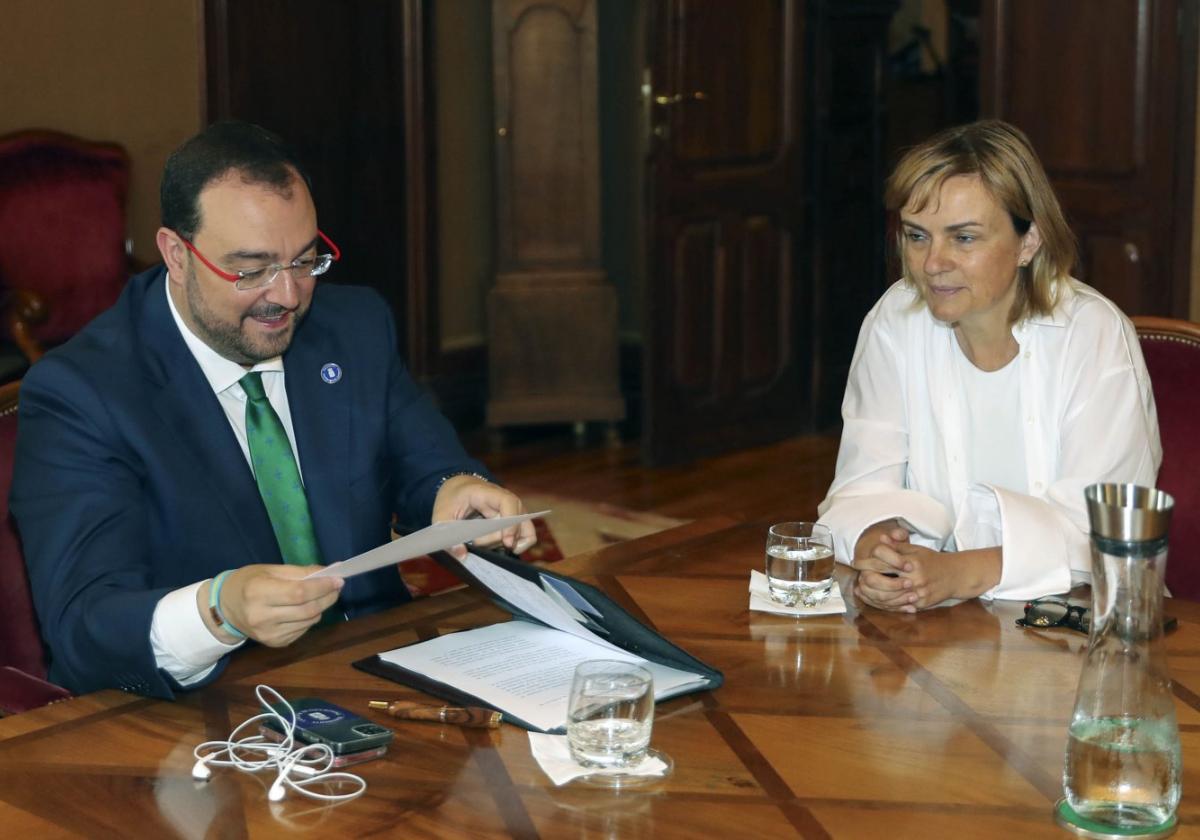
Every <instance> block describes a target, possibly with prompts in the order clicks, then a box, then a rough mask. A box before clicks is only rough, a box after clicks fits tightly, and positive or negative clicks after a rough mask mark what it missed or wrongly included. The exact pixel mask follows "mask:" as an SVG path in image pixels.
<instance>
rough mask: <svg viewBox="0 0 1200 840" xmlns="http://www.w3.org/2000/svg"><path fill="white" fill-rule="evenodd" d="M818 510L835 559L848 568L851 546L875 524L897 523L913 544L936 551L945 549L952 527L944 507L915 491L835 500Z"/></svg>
mask: <svg viewBox="0 0 1200 840" xmlns="http://www.w3.org/2000/svg"><path fill="white" fill-rule="evenodd" d="M821 507H822V513H821V518H820V519H819V520H817V521H818V522H820V523H821V524H822V525H826V526H828V527H829V529H830V530H831V531H832V532H833V554H834V557H835V558H836V559H837V560H838V561H839V562H841V563H847V564H849V563H850V562H851V561H852V560H853V559H854V546H856V545H858V539H859V537H861V536H862V534H863V531H865V530H867V529H868V528H870V527H871V526H872V525H874V524H876V523H877V522H884V521H886V520H888V519H899V520H901V521H902V522H903V524H904V525H905V527H907V528H908V529H909V530H910V531H912V532H913V534H914V537H916V538H915V539H914V540H913V541H914V542H919V543H921V544H923V545H926V546H928V547H929V548H933V549H937V550H940V549H941V548H942V547H943V546H944V544H945V541H946V539H947V538H948V537H949V536H950V534H951V526H952V524H953V523H952V520H951V519H950V514H949V513H948V512H947V510H946V508H945V507H943V506H942V505H941V504H940V503H939V502H937V501H935V500H934V499H932V498H930V497H929V496H926V495H925V494H923V493H918V492H917V491H915V490H894V491H891V492H887V493H872V494H869V495H865V496H837V497H834V498H832V499H828V500H826V502H825V503H824V504H822V505H821Z"/></svg>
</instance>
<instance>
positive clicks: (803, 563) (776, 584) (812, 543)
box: [767, 522, 833, 607]
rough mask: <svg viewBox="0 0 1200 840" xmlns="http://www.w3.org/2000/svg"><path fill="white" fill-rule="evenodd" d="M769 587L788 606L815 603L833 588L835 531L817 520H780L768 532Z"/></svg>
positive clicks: (772, 598)
mask: <svg viewBox="0 0 1200 840" xmlns="http://www.w3.org/2000/svg"><path fill="white" fill-rule="evenodd" d="M767 588H768V589H769V590H770V594H771V600H772V601H775V602H777V603H780V604H784V605H785V606H789V607H794V606H796V605H797V604H801V605H803V606H805V607H815V606H817V604H820V603H821V602H822V601H824V600H825V599H826V598H828V597H829V592H830V590H831V589H833V534H832V533H830V531H829V529H828V528H826V527H825V526H824V525H818V524H817V523H815V522H780V523H779V524H778V525H772V526H771V530H770V531H768V532H767Z"/></svg>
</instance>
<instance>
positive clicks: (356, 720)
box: [262, 697, 394, 755]
mask: <svg viewBox="0 0 1200 840" xmlns="http://www.w3.org/2000/svg"><path fill="white" fill-rule="evenodd" d="M291 705H292V709H293V710H294V711H295V712H296V740H297V741H300V742H301V743H304V744H326V745H328V746H329V748H330V749H331V750H333V754H334V755H345V754H347V753H357V752H361V751H363V750H373V749H377V748H379V747H385V746H387V745H388V744H389V743H391V740H392V738H393V736H394V733H393V732H392V730H390V729H388V728H387V727H386V726H380V725H379V724H378V723H375V722H374V721H370V720H367V719H366V718H364V717H361V716H360V715H356V714H354V712H352V711H350V710H349V709H343V708H342V707H341V706H338V705H337V704H335V703H330V702H329V701H328V700H322V699H321V698H319V697H301V698H300V699H299V700H293V701H291ZM272 708H273V709H274V710H275V711H276V712H278V713H279V714H281V715H283V717H284V718H286V717H287V709H286V708H285V707H283V706H273V707H272ZM262 725H263V726H264V727H267V728H270V729H272V730H274V731H275V732H276V733H277V734H279V735H280V736H282V735H283V727H282V725H281V724H280V722H279V721H278V720H274V719H268V720H266V721H263V724H262Z"/></svg>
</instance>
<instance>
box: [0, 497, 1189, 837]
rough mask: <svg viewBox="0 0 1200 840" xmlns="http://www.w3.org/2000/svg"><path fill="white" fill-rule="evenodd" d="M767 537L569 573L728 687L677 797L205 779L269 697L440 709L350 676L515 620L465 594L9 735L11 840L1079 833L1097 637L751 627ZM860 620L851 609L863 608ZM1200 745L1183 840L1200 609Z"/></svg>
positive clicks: (461, 775) (481, 777) (675, 784)
mask: <svg viewBox="0 0 1200 840" xmlns="http://www.w3.org/2000/svg"><path fill="white" fill-rule="evenodd" d="M764 538H765V525H764V524H763V523H753V524H748V523H737V522H734V521H732V520H726V519H709V520H703V521H699V522H694V523H691V524H689V525H685V526H682V527H680V528H675V529H672V530H670V531H664V532H662V533H660V534H655V535H653V536H650V537H646V538H643V539H639V540H634V541H631V542H627V543H623V544H620V545H616V546H613V547H611V548H608V549H605V550H603V551H600V552H596V553H594V554H589V555H584V556H581V557H578V558H574V559H572V560H569V561H566V562H565V563H562V564H558V566H556V569H560V570H563V571H566V572H568V573H570V574H574V575H576V576H579V577H582V578H584V579H587V580H589V581H591V582H593V583H597V584H598V585H600V586H602V587H603V588H604V589H605V590H606V591H607V592H608V593H609V594H610V595H611V596H612V597H613V598H615V599H616V600H617V601H618V602H619V603H622V604H623V605H624V606H625V607H626V608H627V609H629V610H630V611H631V612H632V613H633V614H635V615H638V616H640V617H642V618H643V619H644V620H645V621H646V622H647V623H649V624H651V625H653V626H654V627H655V628H657V629H658V631H659V632H661V633H663V634H665V635H666V636H668V637H669V638H671V639H672V640H674V641H675V642H676V643H678V644H680V645H681V646H682V647H684V648H685V649H687V650H688V651H690V652H691V653H693V654H694V655H696V656H698V657H699V658H700V659H702V660H704V661H706V662H708V663H710V664H712V665H714V666H716V667H718V668H720V669H722V670H723V671H724V672H725V677H726V684H725V686H724V687H722V688H721V689H720V690H718V691H716V692H713V693H710V694H701V695H693V696H691V697H683V698H677V699H675V700H672V701H668V702H666V703H663V704H660V706H659V708H658V717H657V719H656V722H655V727H654V745H655V746H656V747H657V748H659V749H661V750H663V751H665V752H667V753H668V754H669V755H671V756H672V757H673V758H674V760H675V772H674V774H673V775H672V776H671V777H670V778H669V779H667V780H665V781H663V782H660V783H657V784H656V785H654V786H652V787H649V788H646V789H641V790H626V791H621V792H617V793H613V792H609V791H606V790H597V789H593V788H582V787H578V786H572V785H567V786H564V787H562V788H555V787H554V786H553V785H552V784H551V783H550V781H549V780H548V779H547V778H546V777H545V776H544V775H543V773H542V772H541V770H540V769H539V768H538V766H537V765H536V763H535V762H534V760H533V758H532V757H531V755H530V752H529V743H528V739H527V737H526V735H525V733H524V732H523V731H522V730H520V729H517V728H515V727H512V726H509V725H505V726H503V727H502V728H501V729H499V730H494V731H491V730H478V729H461V728H458V727H453V726H443V725H440V724H429V723H416V722H406V721H390V719H389V718H386V717H383V716H380V717H379V718H378V719H379V721H380V722H383V723H389V722H390V725H392V726H393V728H395V729H396V732H397V735H396V739H395V741H394V743H393V745H392V748H391V751H390V752H389V754H388V755H387V756H386V757H385V758H383V759H379V760H376V761H373V762H370V763H367V764H362V765H359V766H358V767H357V768H356V772H358V773H360V774H361V775H362V776H363V777H364V778H365V779H366V780H367V782H368V785H369V789H368V790H367V793H366V794H365V795H364V796H363V797H361V798H360V799H358V800H355V801H352V802H349V803H345V804H342V805H337V806H328V805H326V806H322V805H319V804H317V803H315V802H313V801H311V800H306V799H303V798H301V797H299V796H297V795H294V794H292V795H289V797H288V798H287V799H285V800H284V801H283V802H280V803H270V802H268V801H267V788H268V786H269V784H270V781H271V779H270V778H263V777H259V776H252V775H250V774H245V773H238V772H236V771H233V770H229V769H218V770H216V771H215V773H214V778H213V779H212V780H211V781H210V782H208V783H200V782H194V781H193V780H192V778H191V775H190V771H191V767H192V763H193V759H192V748H193V746H194V745H195V744H196V743H197V742H199V741H202V740H205V739H208V738H220V737H224V736H225V734H226V733H228V732H229V730H230V729H231V726H232V725H233V724H236V723H238V722H240V721H241V720H243V719H244V718H246V717H248V716H250V715H251V714H253V713H254V712H255V709H254V686H255V685H256V684H257V683H259V682H265V683H267V684H269V685H271V686H273V687H274V688H276V689H278V690H279V691H281V692H282V693H284V695H285V696H289V697H299V696H305V695H318V696H321V697H324V698H325V699H327V700H331V701H333V702H335V703H339V704H341V705H343V706H347V707H349V708H351V709H355V710H362V712H363V714H364V715H366V716H368V717H370V716H373V715H377V714H378V713H375V712H370V711H367V705H366V704H367V700H369V699H375V698H381V699H395V698H404V699H418V700H423V699H428V698H426V697H424V696H423V695H420V694H418V693H416V692H414V691H411V690H408V689H405V688H403V687H401V686H399V685H396V684H393V683H390V682H387V681H385V680H382V679H379V678H377V677H373V676H370V675H368V674H364V673H361V672H359V671H357V670H355V669H353V668H351V667H350V665H349V663H350V662H351V661H352V660H354V659H358V658H361V657H363V656H367V655H369V654H371V653H375V652H378V651H383V650H387V649H389V648H392V647H396V646H399V645H401V644H404V643H406V642H409V641H412V640H414V639H421V638H429V637H432V636H434V635H436V634H439V633H444V632H448V631H451V630H455V629H461V628H464V627H471V626H476V625H479V624H482V623H489V622H493V621H496V620H501V619H503V618H505V617H506V616H505V614H504V613H502V612H501V611H499V610H498V609H496V608H495V607H493V606H491V605H490V604H489V603H487V602H486V601H485V599H484V598H483V597H482V596H481V595H479V594H478V593H475V592H472V591H467V590H460V591H455V592H451V593H447V594H444V595H439V596H435V597H432V598H427V599H424V600H423V601H419V602H415V603H413V604H410V605H407V606H405V607H402V608H399V609H397V610H392V611H389V612H387V613H383V614H380V615H376V616H372V617H370V618H366V619H362V620H358V621H355V622H351V623H347V624H343V625H340V626H334V627H329V628H323V629H320V630H317V631H314V632H313V633H311V634H310V635H309V636H308V637H306V638H305V639H304V640H302V641H301V642H300V643H298V644H297V645H295V646H294V647H292V648H290V649H285V650H271V649H266V648H259V649H255V650H250V651H245V652H243V653H242V654H241V655H239V656H237V657H235V659H234V661H233V663H232V664H231V666H230V667H229V669H228V671H227V672H226V674H225V675H223V676H222V677H221V678H220V679H219V680H218V681H217V682H216V683H214V684H213V685H212V686H210V687H208V688H206V689H203V690H201V691H199V692H196V693H194V694H191V695H188V696H184V697H182V698H181V699H180V700H179V701H177V702H174V703H168V702H161V701H157V700H149V699H146V698H140V697H135V696H131V695H127V694H123V693H120V692H117V691H103V692H98V693H95V694H91V695H87V696H84V697H79V698H77V699H74V700H70V701H67V702H64V703H59V704H55V705H53V706H49V707H46V708H43V709H39V710H36V711H33V712H28V713H26V714H23V715H17V716H15V717H10V718H6V719H3V720H0V833H2V834H3V835H4V836H7V837H39V838H44V837H57V836H63V835H79V836H86V837H103V836H129V837H172V836H181V837H237V836H251V837H269V836H278V835H283V834H311V835H313V836H318V835H319V836H322V837H339V836H345V837H362V836H368V835H372V836H374V835H383V836H388V835H390V834H391V833H393V832H394V833H395V835H396V836H404V837H434V838H456V837H509V836H512V837H545V838H559V837H619V838H645V837H684V838H691V837H697V838H699V837H721V838H742V837H786V836H805V837H829V836H832V837H880V836H886V837H888V838H890V840H898V838H907V837H919V838H923V840H924V839H925V838H938V837H972V838H975V837H1020V838H1023V840H1027V839H1028V838H1036V837H1064V836H1068V835H1066V834H1065V833H1064V832H1063V831H1062V829H1059V828H1057V827H1056V826H1055V825H1054V823H1053V820H1052V817H1051V808H1052V805H1053V803H1054V802H1055V800H1056V799H1057V798H1058V797H1059V795H1060V790H1061V781H1060V780H1061V766H1062V756H1063V749H1064V746H1065V743H1066V728H1067V721H1068V718H1069V716H1070V713H1071V710H1072V706H1073V702H1074V693H1075V684H1076V680H1077V678H1078V674H1079V668H1080V665H1081V662H1082V657H1081V651H1082V649H1083V643H1084V637H1083V636H1081V635H1077V634H1074V633H1071V632H1070V631H1065V630H1059V631H1053V632H1041V633H1035V632H1031V631H1026V630H1021V629H1019V628H1017V627H1015V626H1014V624H1013V620H1014V619H1015V618H1016V617H1017V615H1018V614H1019V605H1018V604H1012V603H1005V604H996V605H991V606H985V605H983V604H981V603H979V602H968V603H964V604H960V605H958V606H955V607H951V608H946V609H940V610H935V611H932V612H928V613H924V614H920V615H916V616H903V615H892V614H887V613H882V612H879V611H876V610H862V611H859V610H858V609H856V607H855V605H854V604H853V603H850V605H849V611H848V612H847V613H846V614H845V615H842V616H832V617H823V618H809V619H803V620H796V619H792V618H786V617H782V616H773V615H769V614H765V613H757V612H756V613H751V612H748V611H747V609H746V606H747V600H748V596H747V590H746V585H747V580H748V574H749V570H750V569H751V568H758V567H759V565H760V564H761V562H762V559H763V543H764ZM848 600H852V599H848ZM1168 603H1169V605H1170V606H1169V610H1170V611H1171V612H1172V613H1173V614H1175V615H1177V616H1178V617H1179V619H1180V626H1179V629H1178V630H1177V631H1176V632H1175V633H1173V634H1172V635H1171V636H1170V637H1169V641H1168V646H1169V650H1170V653H1171V658H1170V661H1171V671H1172V676H1173V677H1174V680H1175V692H1176V698H1177V710H1178V715H1179V722H1180V729H1181V734H1182V739H1183V753H1184V768H1185V770H1184V798H1183V804H1182V806H1181V809H1180V817H1181V823H1182V825H1181V828H1180V831H1179V833H1178V834H1177V835H1176V836H1179V837H1188V836H1197V837H1200V795H1198V794H1200V606H1197V605H1193V604H1190V603H1181V602H1168Z"/></svg>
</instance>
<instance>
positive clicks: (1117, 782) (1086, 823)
mask: <svg viewBox="0 0 1200 840" xmlns="http://www.w3.org/2000/svg"><path fill="white" fill-rule="evenodd" d="M1085 497H1086V499H1087V505H1088V517H1089V519H1090V522H1091V529H1092V616H1091V629H1090V633H1089V637H1088V648H1087V656H1086V659H1085V660H1084V664H1083V672H1082V673H1081V674H1080V677H1079V689H1078V691H1077V693H1076V695H1075V711H1074V714H1073V715H1072V717H1071V725H1070V730H1069V740H1068V744H1067V756H1066V765H1065V767H1064V770H1063V790H1064V794H1065V799H1064V801H1063V802H1061V803H1059V806H1058V811H1057V813H1058V817H1059V822H1060V823H1062V824H1063V825H1064V826H1065V827H1067V828H1070V829H1073V830H1075V831H1077V832H1079V833H1083V834H1085V835H1086V836H1089V837H1109V836H1111V837H1129V836H1145V837H1165V836H1167V835H1168V834H1170V833H1172V832H1173V831H1174V830H1175V811H1176V809H1177V808H1178V806H1179V796H1180V779H1181V776H1182V762H1181V759H1180V749H1179V728H1178V726H1177V724H1176V722H1175V703H1174V699H1173V697H1172V694H1171V678H1170V676H1169V675H1168V673H1167V661H1166V651H1165V645H1164V642H1163V639H1162V636H1163V604H1162V602H1163V575H1164V574H1165V572H1166V564H1167V530H1168V527H1169V526H1170V521H1171V509H1172V507H1173V505H1174V501H1173V500H1172V499H1171V497H1170V496H1169V495H1167V494H1166V493H1163V492H1162V491H1160V490H1155V489H1152V488H1147V487H1139V486H1136V485H1132V484H1094V485H1092V486H1091V487H1088V488H1087V490H1086V491H1085Z"/></svg>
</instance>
